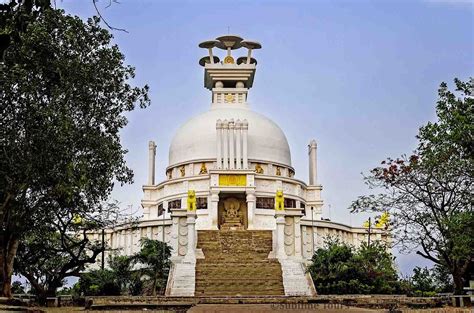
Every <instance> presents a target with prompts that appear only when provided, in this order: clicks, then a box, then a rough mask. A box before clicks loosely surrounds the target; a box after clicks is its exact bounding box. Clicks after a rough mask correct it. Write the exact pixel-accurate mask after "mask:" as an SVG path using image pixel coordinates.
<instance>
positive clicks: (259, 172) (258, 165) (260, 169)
mask: <svg viewBox="0 0 474 313" xmlns="http://www.w3.org/2000/svg"><path fill="white" fill-rule="evenodd" d="M255 173H257V174H263V168H262V166H261V165H260V164H256V165H255Z"/></svg>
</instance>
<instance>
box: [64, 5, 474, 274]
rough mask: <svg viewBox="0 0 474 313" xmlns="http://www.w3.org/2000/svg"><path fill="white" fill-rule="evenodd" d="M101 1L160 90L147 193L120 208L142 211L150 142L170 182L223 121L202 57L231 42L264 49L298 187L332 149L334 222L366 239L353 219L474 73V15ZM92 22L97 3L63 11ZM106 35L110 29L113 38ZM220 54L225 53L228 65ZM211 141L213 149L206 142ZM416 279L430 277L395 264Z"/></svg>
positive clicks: (270, 110) (257, 102) (263, 75)
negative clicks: (210, 121)
mask: <svg viewBox="0 0 474 313" xmlns="http://www.w3.org/2000/svg"><path fill="white" fill-rule="evenodd" d="M119 2H120V3H114V2H112V5H111V6H110V7H108V8H106V6H107V5H108V4H109V1H108V0H100V1H99V3H98V6H99V8H100V11H101V14H102V15H103V16H104V17H105V19H106V21H107V22H108V23H109V24H110V25H112V26H114V27H117V28H124V29H126V30H127V33H125V32H121V31H113V35H114V39H113V42H114V43H116V44H118V45H119V47H120V50H121V51H122V52H123V53H124V55H125V58H126V63H127V64H130V65H133V66H134V67H135V68H136V78H135V80H134V82H133V83H134V84H137V85H144V84H148V85H149V86H150V97H151V100H152V104H151V106H150V107H149V108H147V109H144V110H140V109H137V110H135V111H133V112H131V113H129V114H127V117H128V120H129V123H128V125H127V126H126V127H125V128H124V129H123V131H122V132H121V140H122V143H123V146H124V147H125V148H126V149H128V150H129V152H128V154H127V156H126V160H127V162H128V165H129V166H130V167H131V168H132V169H133V171H134V173H135V182H134V184H132V185H128V186H123V187H120V186H117V187H116V188H115V189H114V192H113V194H112V197H113V198H114V199H116V200H118V201H120V202H121V205H122V206H123V207H127V206H129V205H131V206H132V207H133V208H134V210H139V208H140V200H141V197H142V189H141V188H142V185H143V184H144V183H146V180H147V165H148V162H147V160H148V141H149V140H154V141H155V142H156V143H157V181H162V180H164V179H165V167H166V166H167V164H168V147H169V144H170V141H171V139H172V137H173V135H174V133H175V132H176V130H177V129H178V128H179V126H180V125H182V124H183V123H185V122H186V121H187V120H188V119H190V118H191V117H193V116H195V115H197V114H199V113H201V112H205V111H207V110H208V109H209V107H210V101H211V96H210V92H209V91H208V90H207V89H205V88H204V87H203V76H204V75H203V69H202V67H200V66H199V65H198V60H199V59H200V58H201V57H202V56H205V55H207V51H205V50H202V49H199V48H198V43H199V42H201V41H204V40H207V39H213V38H215V37H218V36H220V35H224V34H227V33H229V32H230V33H232V34H237V35H240V36H241V37H243V38H245V39H252V40H257V41H259V42H260V43H261V44H262V46H263V48H262V49H261V50H258V51H255V52H254V57H255V58H256V59H257V60H258V66H257V73H256V77H255V81H254V86H253V88H252V89H251V90H250V92H249V102H250V105H251V108H252V109H253V110H255V111H257V112H259V113H262V114H264V115H266V116H268V117H269V118H271V119H272V120H273V121H275V122H276V123H277V124H278V125H279V126H280V127H281V128H282V130H283V131H284V132H285V134H286V136H287V139H288V142H289V144H290V148H291V153H292V155H291V156H292V165H293V167H294V168H295V170H296V178H299V179H302V180H304V181H307V180H308V160H307V145H308V143H309V141H310V140H311V139H313V138H314V139H316V141H317V142H318V180H319V182H320V183H321V184H322V185H323V193H322V197H323V200H324V207H323V216H324V217H329V218H331V219H332V220H333V221H337V222H342V223H346V224H352V225H355V226H359V225H361V224H362V222H363V220H365V219H366V218H367V215H357V216H355V215H351V214H349V211H348V209H347V208H348V206H349V205H350V203H351V201H353V200H355V199H356V198H357V196H359V195H363V194H367V193H369V190H368V189H367V187H366V186H365V185H364V182H363V179H362V178H363V177H362V173H368V172H369V171H370V169H372V168H374V167H376V166H377V165H379V164H380V162H381V161H382V160H383V159H385V158H386V157H389V156H391V157H398V156H400V155H402V154H409V153H410V152H411V151H412V150H413V149H414V148H415V147H416V144H417V142H416V138H415V136H416V134H417V131H418V128H419V127H420V126H422V125H423V124H425V123H427V122H428V121H430V120H435V117H436V115H435V104H436V99H437V89H438V86H439V84H440V83H441V82H443V81H445V82H447V83H448V84H449V86H451V87H452V86H453V79H454V78H455V77H458V78H460V79H461V80H467V79H468V78H469V77H470V76H473V69H474V2H473V1H448V0H444V1H443V0H439V1H437V0H431V1H421V0H420V1H416V0H412V1H408V0H407V1H389V0H378V1H375V0H374V1H368V0H360V1H356V0H353V1H329V0H328V1H315V0H313V1H297V0H292V1H291V0H287V1H269V0H267V1H263V0H262V1H255V0H254V1H205V0H201V1H182V0H172V1H171V0H170V1H151V0H147V1H145V0H143V1H140V0H120V1H119ZM56 3H57V6H58V7H60V8H63V9H65V10H66V12H67V13H69V14H73V15H78V16H80V17H81V18H84V19H85V18H88V17H90V16H92V15H94V14H96V13H95V9H94V6H93V5H92V3H91V1H89V0H62V1H56ZM104 26H105V25H104ZM216 52H217V51H216ZM196 140H199V138H196ZM394 252H395V255H396V256H397V262H398V266H399V268H400V270H401V271H402V272H403V273H408V272H410V271H411V269H412V268H413V267H414V266H415V265H427V264H429V263H428V262H426V261H425V260H424V259H422V258H421V257H418V256H416V255H414V254H411V255H400V254H399V253H398V252H397V249H396V248H395V250H394Z"/></svg>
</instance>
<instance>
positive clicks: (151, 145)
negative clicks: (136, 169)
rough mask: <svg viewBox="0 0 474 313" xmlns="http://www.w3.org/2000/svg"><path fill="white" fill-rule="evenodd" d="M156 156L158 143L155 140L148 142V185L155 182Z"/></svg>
mask: <svg viewBox="0 0 474 313" xmlns="http://www.w3.org/2000/svg"><path fill="white" fill-rule="evenodd" d="M155 157H156V144H155V142H154V141H149V142H148V185H154V184H155Z"/></svg>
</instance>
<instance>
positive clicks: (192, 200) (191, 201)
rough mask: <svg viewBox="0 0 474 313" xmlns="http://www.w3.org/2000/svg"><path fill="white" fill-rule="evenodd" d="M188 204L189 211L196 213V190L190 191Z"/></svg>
mask: <svg viewBox="0 0 474 313" xmlns="http://www.w3.org/2000/svg"><path fill="white" fill-rule="evenodd" d="M187 204H188V205H187V206H186V208H187V210H188V211H196V192H195V191H194V190H188V201H187Z"/></svg>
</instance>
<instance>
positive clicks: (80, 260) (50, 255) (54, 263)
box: [14, 205, 117, 300]
mask: <svg viewBox="0 0 474 313" xmlns="http://www.w3.org/2000/svg"><path fill="white" fill-rule="evenodd" d="M109 210H111V211H112V212H115V211H116V210H117V209H116V207H115V205H110V206H109ZM104 211H105V210H104ZM97 225H100V224H98V223H97V220H94V221H90V220H85V219H83V220H82V221H81V223H80V224H79V223H78V222H77V219H76V222H75V218H74V216H73V215H72V214H71V213H70V212H64V215H63V216H62V217H61V219H60V220H57V221H54V222H53V223H52V224H49V225H38V226H37V228H34V229H32V230H31V231H29V232H27V233H26V235H25V236H24V239H23V240H22V241H21V243H20V245H19V247H18V251H17V256H16V258H15V262H14V270H15V272H16V273H17V274H21V275H23V276H24V277H26V278H27V279H28V280H29V282H30V283H31V285H32V287H33V288H34V289H35V293H36V294H38V295H39V297H40V300H45V299H46V297H54V296H55V295H56V290H57V289H58V288H60V287H62V286H63V283H64V280H65V278H66V277H70V276H79V275H80V273H81V272H82V271H83V270H84V269H85V267H86V265H87V264H91V263H95V261H96V257H97V256H98V255H99V254H100V253H102V251H104V248H106V247H102V243H101V242H100V241H97V240H91V239H90V235H88V232H90V231H94V230H96V231H97Z"/></svg>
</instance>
